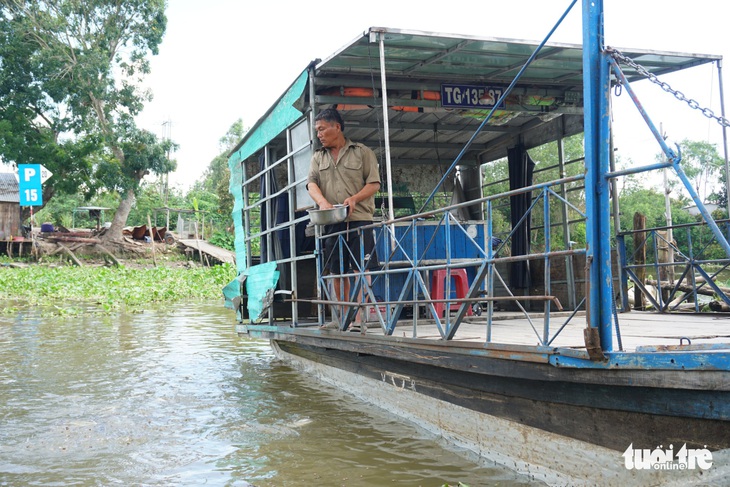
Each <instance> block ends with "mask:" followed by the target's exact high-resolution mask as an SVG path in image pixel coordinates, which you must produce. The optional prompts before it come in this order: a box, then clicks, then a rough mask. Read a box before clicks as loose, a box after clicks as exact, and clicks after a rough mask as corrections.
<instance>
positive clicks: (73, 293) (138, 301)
mask: <svg viewBox="0 0 730 487" xmlns="http://www.w3.org/2000/svg"><path fill="white" fill-rule="evenodd" d="M235 276H236V269H235V267H234V266H232V265H230V264H223V265H219V266H213V267H197V266H196V267H153V268H144V269H134V268H130V267H118V268H117V267H66V266H65V267H43V266H33V265H31V266H28V267H23V268H10V267H0V301H7V302H12V303H13V304H12V307H16V306H17V305H18V303H23V304H25V305H29V306H41V307H43V312H44V313H51V314H56V315H74V314H79V313H84V312H88V309H86V306H88V305H90V306H93V307H94V309H95V310H97V311H99V312H106V313H111V312H115V311H118V310H119V309H121V308H125V309H127V310H131V311H134V309H142V308H144V306H145V305H148V304H154V303H159V304H164V303H176V302H182V301H186V302H189V301H210V300H215V299H218V298H220V299H221V300H222V297H223V295H222V292H221V289H222V288H223V287H224V286H225V285H226V284H228V283H229V282H230V281H231V280H232V279H233V278H234V277H235ZM6 307H11V306H10V305H8V306H6V305H5V304H3V308H6Z"/></svg>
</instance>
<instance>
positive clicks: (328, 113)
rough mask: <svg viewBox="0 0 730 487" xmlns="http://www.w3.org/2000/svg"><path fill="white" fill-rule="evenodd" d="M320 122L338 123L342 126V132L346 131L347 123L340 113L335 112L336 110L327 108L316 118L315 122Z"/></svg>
mask: <svg viewBox="0 0 730 487" xmlns="http://www.w3.org/2000/svg"><path fill="white" fill-rule="evenodd" d="M320 120H322V121H324V122H336V123H339V124H340V130H342V131H343V132H344V131H345V121H344V120H342V115H340V112H338V111H337V110H335V109H334V108H325V109H324V110H322V111H321V112H319V113H318V114H317V116H316V117H314V121H315V123H316V122H319V121H320Z"/></svg>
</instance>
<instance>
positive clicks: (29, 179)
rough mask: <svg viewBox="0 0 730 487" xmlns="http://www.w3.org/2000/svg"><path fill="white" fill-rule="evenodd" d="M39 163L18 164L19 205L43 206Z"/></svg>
mask: <svg viewBox="0 0 730 487" xmlns="http://www.w3.org/2000/svg"><path fill="white" fill-rule="evenodd" d="M41 167H42V166H41V165H40V164H18V188H19V189H20V206H43V180H42V179H41Z"/></svg>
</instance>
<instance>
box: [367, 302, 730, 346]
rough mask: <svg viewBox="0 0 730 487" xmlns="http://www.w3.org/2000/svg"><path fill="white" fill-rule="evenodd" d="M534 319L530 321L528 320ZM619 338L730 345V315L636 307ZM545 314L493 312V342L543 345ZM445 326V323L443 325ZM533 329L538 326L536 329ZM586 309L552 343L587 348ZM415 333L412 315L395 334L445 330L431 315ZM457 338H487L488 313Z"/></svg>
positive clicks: (373, 328)
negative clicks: (637, 308)
mask: <svg viewBox="0 0 730 487" xmlns="http://www.w3.org/2000/svg"><path fill="white" fill-rule="evenodd" d="M569 316H570V315H569V313H552V314H551V320H550V321H551V324H550V336H551V337H552V336H553V335H554V334H555V332H556V331H557V330H558V329H559V328H560V327H561V326H562V325H563V324H564V323H565V321H567V320H568V317H569ZM530 321H531V322H532V325H531V324H530ZM619 324H620V334H621V343H622V345H623V350H625V351H629V352H630V351H636V350H637V347H638V348H639V349H640V350H641V347H657V346H658V347H663V346H669V347H673V346H678V345H680V340H683V343H682V344H683V345H688V341H687V339H689V343H691V345H693V346H696V345H701V346H705V347H706V346H708V345H716V344H727V345H728V347H729V348H730V315H725V314H714V313H707V314H694V313H691V314H690V313H686V314H685V313H673V314H658V313H652V312H642V311H632V312H630V313H622V314H620V315H619ZM543 325H544V319H543V316H542V315H534V314H533V315H531V316H530V319H529V320H528V319H527V318H525V316H524V314H522V313H505V312H501V313H495V315H494V316H493V318H492V340H491V341H492V343H500V344H508V345H527V346H535V345H539V337H538V334H539V335H542V333H543ZM442 327H443V324H442ZM533 328H534V329H533ZM584 328H585V314H584V313H579V314H576V315H575V316H573V318H572V319H571V320H570V322H569V323H568V324H567V325H566V326H565V327H564V328H563V330H562V331H561V332H560V333H559V334H558V336H557V337H556V338H554V339H553V340H552V342H551V343H550V346H554V347H566V348H584V347H585V342H584V338H583V329H584ZM416 330H417V333H416V334H415V335H414V333H413V322H412V320H401V321H399V324H398V326H397V327H396V330H395V332H394V333H393V335H394V336H402V337H408V338H413V337H416V338H421V339H434V340H439V339H440V338H441V335H440V333H439V330H438V328H437V326H436V324H435V322H434V321H433V320H418V326H417V328H416ZM367 333H368V335H380V334H382V331H381V329H380V328H379V326H378V324H377V323H368V332H367ZM613 339H614V342H613V345H614V350H618V349H619V346H618V340H617V336H616V331H615V328H614V333H613ZM453 340H456V341H470V342H486V340H487V320H486V318H485V317H467V318H465V319H464V321H463V322H462V323H461V325H460V326H459V329H458V331H457V332H456V335H455V336H454V338H453Z"/></svg>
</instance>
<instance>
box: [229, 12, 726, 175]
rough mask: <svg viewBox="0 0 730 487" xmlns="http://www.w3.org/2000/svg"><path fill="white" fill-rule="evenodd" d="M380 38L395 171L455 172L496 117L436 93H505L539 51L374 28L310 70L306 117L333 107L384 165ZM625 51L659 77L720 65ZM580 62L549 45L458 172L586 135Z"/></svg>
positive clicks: (578, 55)
mask: <svg viewBox="0 0 730 487" xmlns="http://www.w3.org/2000/svg"><path fill="white" fill-rule="evenodd" d="M381 38H382V40H383V46H384V67H385V73H386V88H387V90H386V92H385V93H386V94H387V104H388V107H389V111H388V123H389V132H388V136H389V139H390V152H391V160H392V164H393V165H409V164H419V165H420V164H442V163H446V164H447V165H448V163H449V162H451V161H453V160H454V159H455V158H456V157H457V155H458V154H459V153H460V152H461V151H462V149H463V148H464V145H465V144H466V142H467V141H469V140H470V138H472V136H473V135H474V132H475V131H476V130H477V128H478V127H479V126H480V124H481V122H482V121H483V120H484V118H485V116H486V114H487V113H488V111H489V110H488V109H483V108H478V107H477V108H472V109H463V108H458V107H457V108H454V107H447V106H445V104H444V100H442V99H441V98H440V97H437V96H436V94H439V95H440V94H441V93H442V91H441V90H442V86H444V85H445V84H464V85H479V86H485V87H496V88H506V87H507V86H508V85H510V83H511V82H512V81H513V79H514V78H515V75H516V74H517V73H518V72H519V71H520V69H522V67H523V65H524V64H525V62H526V61H527V60H528V58H529V57H530V55H531V54H532V53H533V51H535V49H536V48H537V47H538V46H539V44H540V43H539V42H535V41H527V40H520V39H503V38H488V37H475V36H465V35H455V34H438V33H431V32H423V31H413V30H402V29H391V28H381V27H372V28H370V29H368V30H366V31H364V32H363V33H362V34H361V35H359V36H358V37H356V38H355V39H353V40H352V41H351V42H350V43H348V44H346V45H345V46H343V47H342V48H341V49H339V50H338V51H337V52H335V53H334V54H332V55H331V56H329V57H327V58H326V59H324V60H315V61H314V62H312V63H311V64H310V66H309V67H307V70H308V71H309V72H310V77H309V80H310V84H309V85H308V88H305V89H304V92H303V93H302V94H301V98H300V99H299V102H298V103H296V104H295V105H294V106H295V107H296V108H297V109H299V110H302V111H306V110H307V109H308V108H310V107H312V105H314V106H315V107H316V109H317V110H320V109H322V108H326V107H329V106H336V107H337V108H338V109H339V110H340V112H341V114H342V116H343V118H344V121H345V126H346V127H345V133H346V135H347V136H348V137H350V138H351V139H353V140H356V141H359V142H363V143H364V144H366V145H368V146H370V147H371V148H373V149H374V150H375V151H376V153H377V154H378V155H379V156H381V157H382V156H383V154H384V147H383V140H384V134H383V127H384V122H383V110H382V104H383V96H382V95H383V91H382V84H381V73H380V69H381V68H380V63H381V61H380V51H379V44H380V40H381ZM619 50H620V51H621V52H622V53H623V54H624V55H626V56H628V57H629V58H631V59H633V60H634V61H636V63H638V64H639V65H641V66H643V67H644V68H645V69H646V71H647V72H649V73H652V74H654V75H657V76H660V75H662V74H666V73H671V72H675V71H679V70H682V69H687V68H689V67H693V66H698V65H702V64H706V63H710V62H715V61H718V60H720V59H722V57H721V56H716V55H707V54H687V53H677V52H660V51H653V50H641V49H626V48H620V49H619ZM582 56H583V53H582V47H581V46H580V45H577V44H560V43H546V44H545V45H544V46H543V47H542V49H541V51H540V52H539V54H538V55H537V56H536V58H535V60H534V61H533V62H532V63H531V64H530V66H528V67H527V68H526V69H525V71H524V73H523V75H522V77H521V78H520V80H519V81H518V83H517V84H516V85H515V87H514V89H513V90H512V92H511V94H510V96H509V97H508V98H507V99H506V100H505V104H504V105H503V106H501V107H500V109H499V110H497V111H495V113H494V114H493V116H492V118H491V119H490V121H489V123H488V124H487V125H486V126H485V127H484V128H483V130H482V131H481V132H480V133H479V134H478V135H477V136H476V137H475V138H474V140H473V143H472V145H471V147H470V149H469V151H468V152H466V153H465V154H464V155H463V157H462V159H461V161H460V163H461V164H463V165H478V164H482V163H485V162H489V161H492V160H495V159H499V158H501V157H505V156H506V150H507V148H508V147H512V146H514V145H515V144H517V143H520V144H523V145H524V146H525V147H526V148H528V149H529V148H531V147H536V146H538V145H541V144H544V143H546V142H549V141H552V140H556V139H557V138H559V137H566V136H570V135H573V134H576V133H580V132H582V131H583V64H582ZM622 70H623V71H624V73H625V75H626V76H627V78H628V79H629V81H637V80H640V79H641V78H643V77H644V76H643V75H642V74H641V73H639V72H637V70H636V69H635V68H633V67H630V66H625V65H622ZM312 93H314V98H313V99H312V96H311V94H312ZM282 98H283V95H282V97H280V98H279V100H278V101H277V104H279V103H280V102H281V101H282ZM277 104H275V105H274V106H272V108H271V109H270V110H269V111H267V113H266V114H265V115H264V116H263V117H262V118H261V119H260V120H259V121H258V122H257V123H256V124H255V125H254V127H253V128H252V129H251V131H249V133H248V134H247V135H246V136H245V137H244V139H243V140H242V141H241V144H239V145H238V146H237V149H238V148H240V147H241V146H242V145H243V144H244V143H245V142H246V139H247V137H249V136H250V134H253V133H255V132H256V130H255V129H257V128H259V127H260V126H261V125H262V124H264V123H265V122H266V120H267V119H268V118H271V117H275V116H276V112H275V107H276V106H277ZM270 137H271V136H270ZM270 145H272V146H281V148H282V149H284V148H286V140H285V137H284V134H283V133H280V134H278V135H273V137H271V139H270ZM237 149H236V150H237ZM234 152H235V150H234Z"/></svg>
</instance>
